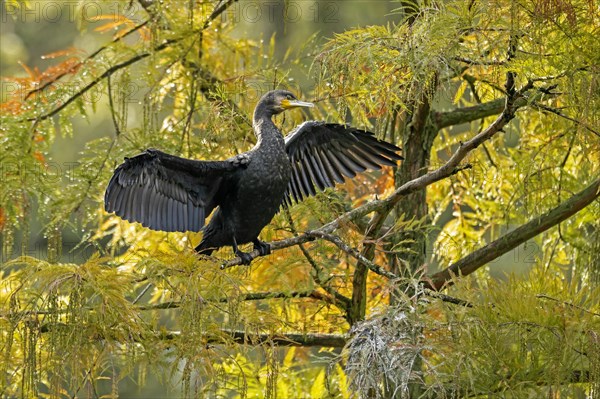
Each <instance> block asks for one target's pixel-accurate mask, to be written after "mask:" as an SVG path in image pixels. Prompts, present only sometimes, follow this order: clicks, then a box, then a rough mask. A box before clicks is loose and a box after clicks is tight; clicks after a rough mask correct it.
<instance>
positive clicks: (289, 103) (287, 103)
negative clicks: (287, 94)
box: [281, 100, 315, 109]
mask: <svg viewBox="0 0 600 399" xmlns="http://www.w3.org/2000/svg"><path fill="white" fill-rule="evenodd" d="M281 106H282V107H283V108H284V109H290V108H296V107H307V108H311V107H314V106H315V104H313V103H309V102H306V101H300V100H283V101H281Z"/></svg>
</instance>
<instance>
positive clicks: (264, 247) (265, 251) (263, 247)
mask: <svg viewBox="0 0 600 399" xmlns="http://www.w3.org/2000/svg"><path fill="white" fill-rule="evenodd" d="M252 243H254V250H255V251H258V254H259V255H260V256H265V255H269V254H270V253H271V245H270V244H267V243H266V242H264V241H261V240H259V239H258V238H257V239H256V240H254V241H252Z"/></svg>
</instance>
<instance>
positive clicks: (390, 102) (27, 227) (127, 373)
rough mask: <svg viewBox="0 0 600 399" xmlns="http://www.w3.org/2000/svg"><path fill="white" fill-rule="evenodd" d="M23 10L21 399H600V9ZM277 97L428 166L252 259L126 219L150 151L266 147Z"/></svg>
mask: <svg viewBox="0 0 600 399" xmlns="http://www.w3.org/2000/svg"><path fill="white" fill-rule="evenodd" d="M1 18H2V27H1V28H0V33H1V35H2V40H1V46H0V55H1V56H2V57H0V58H1V61H0V62H1V64H0V65H1V67H2V71H1V75H2V81H1V84H2V90H1V93H0V94H1V96H2V98H1V99H0V100H1V101H2V103H1V104H0V107H1V110H2V116H1V126H0V140H1V145H2V152H1V155H0V168H1V169H0V171H1V179H2V185H1V187H0V234H1V238H2V253H1V256H2V269H1V273H2V274H1V280H0V326H1V329H0V350H1V353H2V355H1V356H0V396H2V397H10V398H12V397H26V398H29V397H51V398H62V397H69V398H74V397H90V398H97V397H115V398H116V397H121V398H125V397H128V398H133V397H144V398H148V397H156V398H159V397H174V396H182V397H232V398H233V397H242V398H243V397H269V398H274V397H279V398H287V397H290V398H291V397H294V398H299V397H306V398H308V397H310V398H338V397H342V398H346V397H385V398H393V397H395V398H409V397H410V398H418V397H436V398H451V397H496V396H497V397H507V398H526V397H531V398H535V397H552V398H558V397H560V398H585V397H596V396H598V395H600V303H599V302H600V292H599V288H598V284H599V282H600V221H599V219H600V218H599V217H598V215H600V203H599V201H598V200H597V197H598V193H599V188H598V187H599V183H598V182H599V180H598V179H599V178H600V162H599V159H600V120H599V119H600V106H599V105H600V81H599V79H600V78H599V71H600V41H598V39H597V38H598V36H599V34H600V10H599V8H598V5H597V4H596V2H594V1H591V0H522V1H508V0H494V1H476V0H472V1H423V2H420V1H417V2H412V1H403V2H383V1H381V2H362V1H349V2H345V1H331V2H329V1H320V2H309V1H282V2H256V1H249V0H240V1H232V0H221V1H210V2H209V1H202V2H201V1H193V0H191V1H182V0H172V1H171V0H162V1H148V0H144V1H142V0H138V1H130V0H123V1H88V0H82V1H44V2H42V1H15V0H11V1H4V2H3V3H2V15H1ZM272 88H287V89H290V90H292V91H294V92H296V93H297V94H298V96H299V97H301V98H303V99H306V100H310V101H315V103H316V104H317V105H318V106H317V107H316V108H315V109H314V110H311V111H310V113H307V114H304V113H302V112H300V111H294V112H288V113H286V114H285V115H284V116H281V117H277V118H276V123H277V124H278V125H279V126H280V127H281V129H282V131H285V132H287V131H290V130H291V129H292V128H293V127H294V126H295V125H296V124H298V123H300V122H302V121H303V120H306V119H307V118H311V119H322V120H328V121H334V122H344V121H345V122H348V123H351V124H353V125H355V126H358V127H361V128H366V129H369V130H372V131H374V132H375V133H376V134H377V135H378V136H379V137H381V138H384V139H386V140H389V141H391V142H394V143H396V144H398V145H400V146H402V147H403V149H404V156H405V158H406V159H405V161H404V163H403V164H402V165H400V166H399V167H398V168H395V169H394V170H391V169H389V168H388V169H387V170H384V171H382V172H378V173H370V174H364V175H361V176H360V177H357V178H356V179H354V180H353V181H350V182H347V183H346V184H344V185H343V186H342V187H338V189H337V190H335V191H334V190H328V191H327V192H325V193H322V194H319V195H317V196H316V197H315V198H311V199H309V200H307V201H305V202H303V203H301V204H298V205H296V206H294V207H292V208H291V209H290V210H289V212H288V211H286V212H281V213H280V214H278V215H277V216H276V217H275V219H274V220H273V222H272V223H271V225H270V226H269V227H268V228H267V229H265V231H263V233H262V238H263V239H265V240H267V241H276V242H277V241H278V240H284V241H283V242H287V241H285V240H288V239H290V238H292V237H298V241H296V244H295V245H289V246H288V245H284V244H282V245H281V249H278V250H276V251H274V252H273V254H272V255H270V256H267V257H263V258H259V259H256V260H255V261H254V262H253V263H252V265H251V266H250V267H231V268H227V269H225V270H222V269H221V268H220V265H221V264H222V263H223V261H224V260H226V259H229V258H230V257H231V251H230V249H229V248H225V249H223V250H221V251H219V252H218V253H217V254H216V256H217V259H198V257H197V256H196V255H195V254H194V252H193V247H194V246H195V245H196V244H197V243H198V241H199V239H200V237H201V233H185V234H184V233H169V234H167V233H162V232H154V231H150V230H148V229H145V228H143V227H141V225H139V224H131V223H128V222H125V221H123V220H121V219H119V218H118V217H116V216H114V215H109V214H107V213H106V212H104V210H103V204H102V201H103V194H104V188H105V187H106V184H107V181H108V179H109V178H110V176H111V174H112V172H113V170H114V168H115V167H116V166H117V165H118V164H119V163H120V162H121V161H122V159H123V157H125V156H131V155H133V154H136V153H138V152H140V151H142V150H144V149H146V148H150V147H154V148H158V149H160V150H162V151H165V152H169V153H173V154H177V155H180V156H185V157H190V158H196V159H222V158H226V157H229V156H231V155H233V154H236V153H238V152H241V151H245V150H247V149H249V148H251V147H252V146H253V145H254V136H253V134H252V129H251V123H250V119H249V118H250V115H251V112H252V109H253V107H254V105H255V103H256V101H257V99H258V98H259V97H260V95H261V94H263V93H264V92H266V91H268V90H270V89H272ZM454 161H456V162H454ZM586 187H587V188H588V189H587V191H586ZM311 231H312V232H314V233H313V235H312V236H310V237H309V235H307V233H306V232H311ZM304 238H306V239H304ZM315 238H316V240H315ZM297 242H302V244H297ZM503 243H511V244H510V245H508V244H507V245H504V246H503ZM488 244H489V245H488ZM476 250H478V251H479V252H476ZM230 263H231V264H234V263H235V259H234V260H232V261H231V262H230ZM467 275H468V276H467ZM442 290H443V291H442ZM440 291H442V293H440Z"/></svg>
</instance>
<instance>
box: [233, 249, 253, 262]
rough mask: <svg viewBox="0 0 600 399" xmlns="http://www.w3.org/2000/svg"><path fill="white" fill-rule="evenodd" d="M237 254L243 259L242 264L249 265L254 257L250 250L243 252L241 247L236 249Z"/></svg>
mask: <svg viewBox="0 0 600 399" xmlns="http://www.w3.org/2000/svg"><path fill="white" fill-rule="evenodd" d="M235 256H237V257H239V258H240V259H241V260H242V265H249V264H250V262H252V259H254V258H253V257H252V255H250V254H249V253H248V252H243V251H240V250H239V249H238V250H237V251H235Z"/></svg>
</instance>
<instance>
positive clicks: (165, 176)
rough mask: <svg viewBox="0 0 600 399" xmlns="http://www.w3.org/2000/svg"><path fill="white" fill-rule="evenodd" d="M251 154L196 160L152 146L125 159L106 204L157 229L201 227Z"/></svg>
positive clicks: (117, 170)
mask: <svg viewBox="0 0 600 399" xmlns="http://www.w3.org/2000/svg"><path fill="white" fill-rule="evenodd" d="M247 162H248V158H244V155H238V156H237V157H234V158H231V159H228V160H225V161H194V160H190V159H185V158H180V157H176V156H173V155H169V154H166V153H164V152H161V151H158V150H152V149H150V150H146V151H144V152H142V153H141V154H139V155H136V156H134V157H132V158H125V162H123V163H122V164H121V165H120V166H119V167H117V169H116V170H115V173H114V175H113V177H112V178H111V179H110V182H109V183H108V186H107V187H106V193H105V195H104V207H105V209H106V211H107V212H114V213H116V214H117V215H118V216H120V217H121V218H123V219H125V220H128V221H130V222H139V223H141V224H142V225H143V226H145V227H148V228H150V229H152V230H160V231H200V229H201V228H202V227H203V226H204V219H205V218H206V216H208V215H209V214H210V212H211V211H212V210H213V209H214V208H215V207H216V206H217V205H218V204H219V202H220V197H222V196H223V195H224V190H223V187H222V186H223V184H222V183H223V181H224V180H226V179H228V178H230V177H231V176H232V174H233V173H234V172H235V171H236V170H237V169H238V168H240V167H244V166H245V164H246V163H247Z"/></svg>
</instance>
